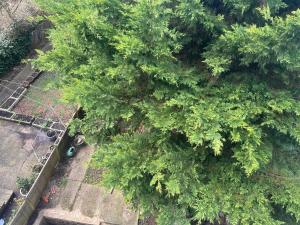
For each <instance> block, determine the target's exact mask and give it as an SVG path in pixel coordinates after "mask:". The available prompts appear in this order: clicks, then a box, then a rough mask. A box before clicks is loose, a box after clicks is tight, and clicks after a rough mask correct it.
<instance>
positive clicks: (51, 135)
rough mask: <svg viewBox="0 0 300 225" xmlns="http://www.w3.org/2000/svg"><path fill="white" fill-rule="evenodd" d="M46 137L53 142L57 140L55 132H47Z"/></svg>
mask: <svg viewBox="0 0 300 225" xmlns="http://www.w3.org/2000/svg"><path fill="white" fill-rule="evenodd" d="M47 137H48V139H49V140H50V141H55V140H56V138H57V135H56V132H55V131H54V130H48V131H47Z"/></svg>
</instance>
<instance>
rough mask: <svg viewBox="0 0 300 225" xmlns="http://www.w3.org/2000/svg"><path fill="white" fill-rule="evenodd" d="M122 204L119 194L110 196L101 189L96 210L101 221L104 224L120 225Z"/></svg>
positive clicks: (121, 221)
mask: <svg viewBox="0 0 300 225" xmlns="http://www.w3.org/2000/svg"><path fill="white" fill-rule="evenodd" d="M123 204H124V203H123V197H122V195H121V194H119V193H117V192H114V193H113V194H111V193H110V192H109V191H108V190H105V189H104V188H102V189H101V201H100V203H99V208H98V210H99V212H98V213H99V216H100V218H101V219H103V221H105V222H106V223H112V224H120V225H122V223H123ZM124 225H125V224H124ZM126 225H129V224H126Z"/></svg>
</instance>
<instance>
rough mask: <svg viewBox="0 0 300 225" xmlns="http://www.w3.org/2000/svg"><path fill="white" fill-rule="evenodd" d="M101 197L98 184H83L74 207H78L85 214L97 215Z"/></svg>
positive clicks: (89, 215)
mask: <svg viewBox="0 0 300 225" xmlns="http://www.w3.org/2000/svg"><path fill="white" fill-rule="evenodd" d="M100 198H101V192H100V189H99V188H98V187H97V186H95V185H90V184H82V185H81V188H80V191H79V195H78V197H77V200H76V201H77V202H76V203H75V205H74V209H76V208H78V209H79V210H80V212H81V213H82V214H83V215H84V216H87V217H90V218H92V217H94V216H96V213H97V208H98V205H99V202H100Z"/></svg>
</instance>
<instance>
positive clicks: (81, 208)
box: [34, 146, 138, 225]
mask: <svg viewBox="0 0 300 225" xmlns="http://www.w3.org/2000/svg"><path fill="white" fill-rule="evenodd" d="M92 153H93V148H92V147H90V146H86V147H83V148H82V149H80V151H79V152H78V154H77V155H76V157H75V158H74V159H73V161H72V162H71V164H70V168H68V171H70V172H69V174H68V176H67V178H66V179H67V184H66V186H65V187H64V188H62V189H61V190H59V191H58V192H57V193H56V194H55V195H54V196H53V198H52V199H50V202H49V204H50V207H48V206H46V207H48V208H47V209H44V210H42V211H40V215H39V218H38V219H37V220H36V222H35V223H34V225H39V223H40V222H39V220H40V219H41V218H42V217H46V218H51V219H52V220H53V219H54V220H67V221H72V222H76V223H84V224H91V225H99V224H101V225H105V224H114V225H137V223H138V214H137V213H135V212H132V211H131V210H130V209H129V208H128V207H127V206H126V204H125V202H124V199H123V196H122V194H121V193H120V192H118V191H114V192H113V193H112V194H111V192H110V191H109V190H106V189H105V188H103V187H101V186H99V185H91V184H87V183H85V182H84V178H85V174H86V172H87V168H88V163H89V160H90V158H91V155H92ZM52 185H53V182H52Z"/></svg>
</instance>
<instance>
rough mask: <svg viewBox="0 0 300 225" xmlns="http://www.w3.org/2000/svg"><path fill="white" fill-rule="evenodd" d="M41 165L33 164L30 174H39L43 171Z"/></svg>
mask: <svg viewBox="0 0 300 225" xmlns="http://www.w3.org/2000/svg"><path fill="white" fill-rule="evenodd" d="M43 166H44V165H43V164H42V163H38V164H35V165H34V166H33V167H32V172H33V173H39V172H41V170H42V169H43Z"/></svg>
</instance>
